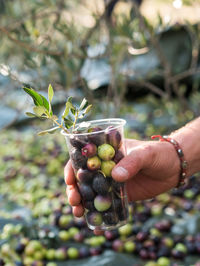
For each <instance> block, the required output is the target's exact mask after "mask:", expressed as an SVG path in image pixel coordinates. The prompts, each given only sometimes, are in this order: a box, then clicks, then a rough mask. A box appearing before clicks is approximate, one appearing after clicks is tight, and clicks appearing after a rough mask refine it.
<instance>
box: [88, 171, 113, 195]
mask: <svg viewBox="0 0 200 266" xmlns="http://www.w3.org/2000/svg"><path fill="white" fill-rule="evenodd" d="M92 187H93V189H94V191H95V192H96V193H98V194H101V195H106V194H107V193H108V192H109V190H110V188H111V187H110V182H109V179H108V178H106V177H105V176H104V175H103V174H102V173H101V172H97V173H96V174H95V176H94V179H93V183H92Z"/></svg>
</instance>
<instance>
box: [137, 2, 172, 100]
mask: <svg viewBox="0 0 200 266" xmlns="http://www.w3.org/2000/svg"><path fill="white" fill-rule="evenodd" d="M133 7H134V8H135V10H136V14H137V16H138V18H139V20H140V25H141V27H142V28H143V30H145V31H147V32H148V33H149V35H150V40H151V43H152V44H153V46H154V47H155V49H156V52H157V55H158V57H159V59H160V63H161V64H162V66H163V68H164V80H165V90H166V92H167V94H168V96H169V97H170V96H171V88H170V77H171V73H172V71H171V66H170V64H169V62H168V60H167V58H166V57H165V55H164V53H163V51H162V49H161V47H160V44H159V41H158V38H157V37H156V36H155V35H153V34H152V32H151V31H150V30H149V29H148V27H147V26H146V24H145V21H144V18H143V16H142V15H141V13H140V10H139V7H138V5H137V4H136V3H133Z"/></svg>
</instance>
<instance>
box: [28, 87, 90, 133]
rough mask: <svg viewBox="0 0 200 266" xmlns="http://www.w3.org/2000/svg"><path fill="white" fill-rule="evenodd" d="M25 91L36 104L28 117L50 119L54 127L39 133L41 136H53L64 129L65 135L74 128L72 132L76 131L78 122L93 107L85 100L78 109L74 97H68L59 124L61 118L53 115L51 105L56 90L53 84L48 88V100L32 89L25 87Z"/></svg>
mask: <svg viewBox="0 0 200 266" xmlns="http://www.w3.org/2000/svg"><path fill="white" fill-rule="evenodd" d="M23 90H24V91H25V92H26V93H27V94H29V95H30V96H31V97H32V99H33V102H34V104H35V106H34V107H33V113H31V112H26V115H27V116H29V117H36V118H40V119H49V120H51V121H52V123H53V125H54V127H53V128H50V129H47V130H44V131H41V132H39V133H38V135H39V136H42V135H45V134H48V133H49V134H52V133H54V132H56V131H57V130H58V129H62V130H64V132H65V133H67V134H69V133H70V131H69V129H70V128H72V130H74V129H75V127H76V124H77V121H78V120H79V119H82V118H83V117H84V116H85V115H86V114H87V113H88V112H89V111H90V110H91V107H92V105H91V104H90V105H89V103H88V101H87V100H86V99H85V98H84V99H83V100H82V101H81V104H80V106H79V107H76V106H74V105H73V103H72V97H68V99H67V101H66V104H65V110H64V112H63V114H62V117H61V122H59V118H58V117H57V116H56V115H55V114H53V110H52V105H51V103H52V100H53V96H54V90H53V87H52V86H51V84H49V87H48V99H46V98H45V97H44V96H43V95H41V94H39V93H38V92H36V91H35V90H34V89H32V88H28V87H23Z"/></svg>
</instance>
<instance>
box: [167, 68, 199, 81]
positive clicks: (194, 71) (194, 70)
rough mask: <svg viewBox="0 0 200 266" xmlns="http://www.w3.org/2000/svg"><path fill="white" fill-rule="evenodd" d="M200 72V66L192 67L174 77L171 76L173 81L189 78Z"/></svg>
mask: <svg viewBox="0 0 200 266" xmlns="http://www.w3.org/2000/svg"><path fill="white" fill-rule="evenodd" d="M198 73H200V67H199V68H190V69H188V70H186V71H184V72H182V73H180V74H177V75H175V76H173V77H171V81H172V82H177V81H180V80H182V79H184V78H187V77H189V76H192V75H195V74H198Z"/></svg>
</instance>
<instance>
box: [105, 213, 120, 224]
mask: <svg viewBox="0 0 200 266" xmlns="http://www.w3.org/2000/svg"><path fill="white" fill-rule="evenodd" d="M102 216H103V221H104V223H105V224H107V225H114V224H117V223H118V216H117V215H116V214H115V213H114V212H112V211H107V212H104V213H103V214H102Z"/></svg>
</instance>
